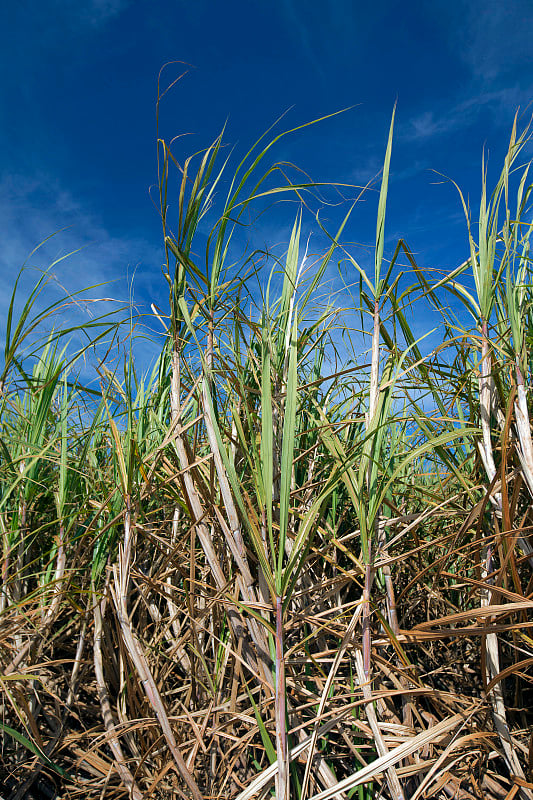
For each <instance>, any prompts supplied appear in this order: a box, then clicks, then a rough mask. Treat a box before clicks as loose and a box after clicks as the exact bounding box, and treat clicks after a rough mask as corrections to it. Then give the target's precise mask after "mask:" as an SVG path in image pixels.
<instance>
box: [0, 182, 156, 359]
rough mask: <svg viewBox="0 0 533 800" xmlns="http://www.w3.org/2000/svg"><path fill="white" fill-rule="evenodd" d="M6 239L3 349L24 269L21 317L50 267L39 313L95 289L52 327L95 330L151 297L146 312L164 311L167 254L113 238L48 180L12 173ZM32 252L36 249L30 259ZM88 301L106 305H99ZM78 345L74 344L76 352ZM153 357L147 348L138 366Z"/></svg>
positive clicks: (0, 220)
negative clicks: (152, 307)
mask: <svg viewBox="0 0 533 800" xmlns="http://www.w3.org/2000/svg"><path fill="white" fill-rule="evenodd" d="M0 237H1V240H2V248H1V249H0V343H3V341H4V336H5V325H6V319H7V309H8V306H9V301H10V298H11V295H12V292H13V287H14V283H15V278H16V276H17V275H18V273H19V270H20V269H21V268H22V267H23V266H26V267H27V268H28V269H27V270H26V271H25V272H24V273H23V275H22V279H21V281H20V287H19V289H20V291H19V302H18V303H17V306H16V308H15V315H16V314H17V313H20V310H21V308H22V306H23V304H24V303H25V301H26V300H27V298H28V295H29V292H30V291H31V290H32V288H33V286H35V284H36V282H37V281H38V279H39V277H40V275H41V274H42V272H43V271H44V270H47V269H49V268H50V265H53V266H52V268H51V269H50V282H49V285H48V287H47V289H46V290H45V292H44V293H43V295H42V297H41V298H40V308H44V307H46V306H47V305H49V304H50V303H53V302H55V301H57V300H58V299H60V298H62V297H64V296H65V295H71V296H72V295H76V293H78V292H80V291H81V290H82V289H85V288H86V287H88V286H93V287H97V288H94V289H93V290H91V291H90V292H89V293H88V294H87V295H85V294H82V295H79V296H78V298H77V299H76V301H75V302H74V303H72V305H71V306H70V307H69V308H68V309H66V310H65V309H64V310H63V311H62V312H61V317H60V318H55V319H54V320H52V319H51V320H50V326H51V325H52V324H54V325H56V326H58V325H65V324H68V325H73V324H76V325H85V324H89V323H90V322H91V321H92V320H94V318H95V317H97V316H99V315H102V314H108V313H110V312H116V311H117V310H118V309H120V308H122V309H126V308H127V307H128V305H129V303H130V302H131V301H132V300H133V302H134V303H135V301H136V298H139V297H140V298H145V304H144V306H143V307H142V308H141V309H140V310H141V311H144V312H146V311H148V308H147V307H146V306H147V303H146V300H147V301H148V303H149V302H150V301H153V302H156V303H157V304H159V305H161V306H162V307H164V301H165V291H166V290H165V287H164V286H163V285H162V281H161V280H159V278H160V272H159V264H160V261H161V257H162V253H161V249H160V248H158V247H156V246H153V245H151V244H150V243H149V242H147V241H146V240H143V239H142V238H140V237H135V236H131V237H119V236H115V235H113V234H111V233H109V231H107V230H106V228H105V227H104V226H103V225H102V224H101V222H99V221H98V220H97V219H96V218H95V217H94V216H93V215H92V214H91V213H90V212H89V211H87V210H86V209H85V208H84V207H83V204H82V203H81V202H80V201H78V200H77V199H76V198H75V197H74V196H73V195H72V193H71V192H69V191H68V190H67V189H65V188H64V187H62V186H61V185H59V184H58V183H57V181H54V179H52V178H51V177H50V176H49V175H46V174H44V173H43V174H41V175H38V176H34V177H33V178H31V179H28V178H24V177H23V176H20V175H15V174H12V175H7V176H4V177H3V179H2V180H0ZM45 240H46V241H45ZM40 243H42V244H41V246H39V245H40ZM34 248H37V250H36V251H35V252H34V254H33V255H31V256H30V254H31V252H32V250H34ZM54 262H56V263H55V264H54ZM32 268H33V269H32ZM154 274H157V277H158V280H156V281H154ZM89 298H91V299H95V298H108V299H107V300H106V301H101V302H97V303H93V302H88V299H89ZM121 316H122V317H123V318H124V317H125V316H126V312H125V311H123V312H121ZM41 333H44V331H41ZM78 339H79V341H78V345H80V344H81V342H82V340H81V338H79V337H78ZM76 341H77V339H76V337H74V346H77V345H76ZM153 355H154V349H153V348H151V347H150V346H149V344H148V343H146V344H144V345H143V353H142V354H141V358H140V361H141V362H144V363H145V364H148V361H149V360H150V359H151V358H152V357H153Z"/></svg>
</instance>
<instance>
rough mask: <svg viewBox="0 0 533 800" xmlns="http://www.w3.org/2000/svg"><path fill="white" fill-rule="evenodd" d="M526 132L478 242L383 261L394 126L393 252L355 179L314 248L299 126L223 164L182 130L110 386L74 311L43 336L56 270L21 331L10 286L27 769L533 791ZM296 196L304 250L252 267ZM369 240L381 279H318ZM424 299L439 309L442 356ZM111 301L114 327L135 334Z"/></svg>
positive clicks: (8, 541)
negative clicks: (152, 290)
mask: <svg viewBox="0 0 533 800" xmlns="http://www.w3.org/2000/svg"><path fill="white" fill-rule="evenodd" d="M268 135H271V134H268ZM526 137H527V131H524V132H523V133H522V134H521V135H518V134H517V131H516V126H515V127H514V128H513V131H512V135H511V140H510V144H509V150H508V155H507V157H506V159H505V163H504V167H503V171H502V174H501V177H500V179H499V182H498V184H497V186H496V189H495V192H494V194H493V195H492V199H490V200H488V199H487V197H488V189H487V185H486V172H485V170H483V173H482V195H481V196H482V199H481V206H480V212H479V221H478V225H479V229H478V232H477V234H476V233H475V232H474V226H473V222H472V218H471V213H470V211H469V209H468V207H467V206H466V204H465V203H464V201H463V205H464V207H465V212H466V216H467V224H468V231H469V238H470V254H469V256H468V258H467V260H466V261H465V262H464V263H463V264H462V265H461V266H460V267H458V268H457V269H456V270H455V271H453V272H452V274H451V275H446V276H443V277H442V278H441V279H439V280H438V281H435V280H433V279H430V278H429V277H428V275H425V274H424V273H423V272H422V271H421V270H420V269H419V268H418V267H417V265H416V262H415V260H414V258H413V256H412V253H411V251H410V250H409V247H408V245H407V243H405V242H403V241H400V242H398V244H397V247H396V248H395V250H394V252H393V254H392V256H391V258H390V261H388V262H387V260H386V253H385V250H384V241H385V220H386V200H387V191H388V174H389V166H390V162H391V158H392V147H393V124H392V123H391V127H390V131H389V137H388V142H387V144H386V149H385V160H384V169H383V177H382V181H381V191H380V194H379V201H378V207H377V226H376V237H375V258H374V276H373V279H372V278H370V277H368V275H367V273H366V272H365V270H364V269H363V268H362V267H361V266H360V265H359V263H358V261H357V258H356V255H355V253H353V252H352V251H351V250H350V248H349V247H348V246H347V245H344V244H343V241H342V236H343V230H344V228H345V226H346V224H347V222H348V220H349V217H350V214H352V213H356V212H357V208H356V206H355V204H354V206H352V207H351V208H350V209H349V211H348V213H347V215H346V217H345V219H344V220H343V222H342V224H341V225H340V227H339V229H338V230H337V231H335V232H334V233H331V232H330V233H329V234H328V236H329V241H330V246H329V247H328V249H327V250H326V251H325V252H324V253H323V254H321V255H315V256H311V255H310V254H309V252H308V249H307V248H306V250H305V255H302V251H303V245H302V241H301V237H302V234H301V229H302V219H303V215H304V214H306V213H308V212H307V205H306V204H305V203H301V202H300V201H302V200H303V199H304V198H305V194H306V193H312V192H313V191H314V190H315V189H316V187H314V186H313V185H312V184H311V183H310V182H306V183H299V184H293V183H290V181H288V180H286V179H285V178H284V176H285V175H286V172H284V171H283V170H281V169H276V167H275V166H268V165H267V167H266V168H265V167H264V165H265V164H267V158H268V156H269V153H270V151H271V148H272V146H273V144H274V143H275V142H276V141H277V139H279V136H276V135H273V134H272V139H271V140H268V138H266V139H263V140H260V142H258V143H257V144H256V145H255V146H254V147H253V148H252V149H251V150H250V152H249V153H248V154H247V155H246V157H245V158H244V159H243V161H242V162H241V163H240V164H239V165H238V167H237V170H236V172H235V174H234V175H232V176H230V177H229V178H228V177H227V176H226V171H227V170H228V169H229V166H228V163H227V162H223V163H221V153H222V149H221V147H222V138H221V137H220V138H218V139H217V140H216V141H215V143H214V144H213V145H212V146H211V147H210V148H208V149H207V150H206V151H205V152H203V153H199V154H197V155H196V156H195V157H192V158H189V159H187V160H186V161H185V162H184V164H183V166H180V165H179V163H178V161H177V159H176V158H175V157H174V154H173V152H172V150H171V147H170V146H169V145H168V144H167V143H166V142H164V141H159V143H158V144H159V171H160V175H159V179H160V201H161V220H162V225H163V239H164V246H165V256H166V261H165V270H164V274H165V278H166V280H167V283H168V289H169V307H168V309H167V311H166V312H165V311H162V310H160V309H156V308H155V307H153V311H154V314H155V315H156V316H157V317H158V318H159V321H160V322H161V323H162V324H163V326H164V329H165V336H164V341H163V344H162V348H161V353H160V356H159V358H158V360H157V363H156V364H155V366H154V368H153V370H152V372H151V374H150V375H149V376H148V377H140V375H139V372H138V367H136V365H135V329H132V330H131V331H130V332H129V336H128V341H129V346H128V350H127V352H126V353H125V358H124V368H123V369H122V370H119V369H117V368H116V366H115V367H114V368H113V369H111V362H109V363H108V364H106V363H100V365H99V373H100V379H101V393H100V395H99V396H98V397H95V394H94V391H91V392H89V390H88V389H86V388H85V387H84V386H83V385H82V383H81V382H80V380H79V379H77V378H76V377H75V374H76V373H75V370H76V362H75V359H72V358H71V357H70V356H68V355H67V353H68V349H65V346H64V344H63V341H66V340H65V335H66V333H68V331H60V332H56V333H54V334H53V336H52V337H51V338H49V339H48V341H47V343H46V345H45V346H43V347H42V348H41V349H40V350H38V351H34V352H33V353H31V354H30V355H29V356H26V357H24V355H23V352H22V350H21V348H22V345H23V343H24V342H25V341H26V340H27V335H28V336H29V335H30V334H32V332H33V331H36V330H40V331H43V332H44V331H45V327H46V318H47V311H45V312H44V313H41V314H40V313H37V315H36V316H34V317H33V318H32V317H31V314H32V313H34V305H35V303H36V299H37V297H38V293H39V290H40V286H41V284H40V283H39V284H38V285H37V286H36V289H35V291H34V292H33V293H32V294H31V295H30V297H29V298H28V301H27V303H26V306H25V308H24V311H23V313H22V315H21V317H20V322H19V323H18V324H17V325H16V326H15V327H14V328H13V308H14V299H13V302H12V304H11V310H10V313H9V321H8V330H7V336H6V348H5V365H4V368H3V370H2V372H1V384H0V386H1V391H0V404H1V405H0V448H1V452H2V457H1V461H0V483H1V499H0V531H1V535H2V587H1V596H0V603H1V605H0V660H1V663H2V667H3V674H2V677H1V679H0V681H1V702H2V717H1V721H0V727H1V728H2V731H3V734H4V736H3V743H2V751H1V765H2V766H1V767H0V776H1V781H2V782H3V783H2V786H3V789H2V790H3V792H4V794H5V795H6V797H9V798H10V799H11V800H20V799H21V798H23V797H26V796H28V797H29V796H36V795H39V793H40V796H52V795H54V794H55V796H57V797H62V798H67V797H68V798H78V797H89V798H92V797H94V798H97V797H102V796H106V797H107V796H109V797H121V796H122V797H127V796H131V797H133V798H135V799H137V798H139V800H140V798H142V797H146V798H148V797H154V798H170V797H194V798H197V800H201V799H202V798H215V797H217V798H238V800H247V798H252V797H267V796H275V797H276V798H277V800H285V799H286V798H289V797H291V798H292V797H294V798H298V800H307V798H314V800H319V798H321V800H325V798H329V797H335V798H344V797H352V796H356V797H358V798H360V800H364V799H365V800H369V798H371V797H387V798H394V800H399V799H400V798H412V799H413V800H415V799H416V800H417V799H418V798H423V797H429V796H431V797H437V798H448V797H457V798H494V799H495V800H496V798H508V799H509V800H510V798H513V797H523V798H531V797H533V794H532V792H533V783H532V781H533V776H532V775H531V763H530V762H528V755H527V754H528V747H531V742H530V739H529V737H530V728H531V713H530V711H529V708H530V705H531V697H532V695H531V688H530V687H531V669H532V666H533V651H532V648H533V642H532V639H531V636H530V635H529V630H530V625H531V623H530V621H529V617H530V613H529V612H530V610H531V608H532V607H533V601H532V600H531V592H532V588H533V581H532V578H531V564H532V563H533V562H532V547H531V544H530V541H529V531H530V530H531V526H532V525H533V519H532V504H531V498H532V495H533V448H532V445H531V426H530V414H531V401H530V398H529V396H528V392H527V388H528V386H529V382H530V371H531V358H530V348H531V342H532V330H533V328H532V324H531V322H532V319H531V285H532V284H531V280H530V256H529V239H530V232H531V224H532V223H531V215H530V211H529V207H528V202H529V195H530V188H531V187H529V186H528V184H527V180H528V168H527V166H526V167H520V168H519V169H520V170H521V172H520V173H519V175H518V178H517V177H516V176H515V175H513V171H514V170H516V166H515V165H516V163H517V159H518V158H519V154H520V152H521V150H522V148H523V146H524V144H525V142H526ZM276 176H277V177H278V178H279V179H280V184H279V185H275V178H276ZM175 177H177V187H176V189H175V191H176V194H177V212H176V215H175V217H174V218H173V219H172V220H171V213H170V211H169V207H170V200H169V195H172V194H173V192H174V188H173V187H174V183H173V180H174V178H175ZM515 184H516V185H517V189H516V191H517V197H516V201H515V203H514V204H513V203H512V201H511V194H512V191H514V189H513V187H514V186H515ZM224 187H229V188H228V190H227V194H226V199H225V200H223V202H222V211H221V214H219V215H218V217H217V216H216V214H215V216H213V214H214V210H215V208H216V203H217V202H218V196H217V193H218V195H219V194H221V193H222V191H223V190H224ZM289 195H290V196H292V197H293V198H294V199H295V200H296V201H297V202H298V203H299V210H298V212H297V214H296V217H295V221H294V224H293V227H292V233H291V236H290V240H289V242H288V243H287V245H288V246H287V252H286V254H285V256H284V258H282V259H279V260H277V261H276V263H275V264H274V269H273V272H272V275H271V277H270V280H267V281H266V282H265V281H264V280H262V279H261V280H260V281H257V278H256V276H257V273H258V271H259V265H260V264H261V263H262V262H266V266H263V268H262V269H263V272H262V273H260V275H263V274H264V271H265V269H268V264H269V263H270V265H271V264H272V261H271V260H270V261H269V260H268V258H266V257H265V254H261V253H248V252H245V253H244V255H242V257H240V258H239V256H238V243H239V237H238V236H237V233H236V231H237V229H238V227H239V228H240V226H241V225H242V223H243V221H244V219H245V214H247V213H248V211H249V210H250V209H251V208H252V207H253V206H254V203H256V202H257V201H258V200H260V199H261V198H264V197H269V198H276V197H279V196H283V197H285V196H289ZM209 221H211V222H212V227H211V232H210V234H209V235H208V237H207V244H206V250H205V253H204V254H202V256H201V257H200V256H199V255H198V251H197V243H198V241H199V239H200V237H199V236H198V231H199V225H200V223H202V230H203V232H205V226H206V225H207V224H208V223H209ZM319 224H320V223H319ZM322 230H323V229H322ZM235 258H237V262H236V263H235ZM230 259H231V263H230ZM346 260H347V263H348V264H349V265H350V269H351V273H352V276H353V281H354V286H356V287H357V286H359V297H358V299H357V300H353V294H350V297H351V298H352V301H353V302H352V304H351V306H349V307H348V306H346V307H342V308H341V307H340V305H339V306H337V307H336V306H334V305H332V304H331V303H326V304H323V303H322V302H321V300H320V290H321V281H322V280H323V279H324V276H325V275H326V274H327V270H328V269H331V268H332V266H333V265H334V264H335V263H336V262H337V261H340V262H345V263H346ZM401 264H403V266H401ZM407 273H408V274H409V275H410V279H411V283H410V284H409V285H407ZM243 276H245V277H243ZM278 276H282V280H281V281H279V280H278ZM470 276H473V280H474V286H475V294H473V293H472V292H471V291H470V289H469V285H470ZM276 286H279V291H277V290H276V288H275V287H276ZM352 288H353V287H352ZM15 290H16V287H15ZM450 296H451V297H452V302H451V303H450ZM415 304H416V308H417V309H418V308H423V309H424V313H426V314H428V317H429V315H430V314H433V315H434V319H435V323H434V324H435V326H438V325H441V329H442V331H443V343H442V346H440V347H439V348H437V349H436V350H435V351H434V352H432V353H430V354H428V355H426V356H424V355H423V353H422V345H421V343H420V341H417V339H416V337H415V336H414V335H413V332H412V331H411V329H410V326H409V322H408V320H409V313H410V310H411V308H412V307H413V306H414V305H415ZM36 307H37V306H35V308H36ZM463 310H464V311H466V312H467V314H466V315H464V314H463ZM359 319H361V320H362V325H361V329H360V330H356V329H355V326H356V325H357V320H359ZM367 323H368V324H367ZM98 324H99V325H106V327H104V328H103V329H101V328H94V337H93V338H94V339H97V338H98V337H105V336H108V337H109V336H110V335H115V333H116V331H112V329H111V328H110V326H109V324H107V323H106V322H105V321H104V320H101V321H99V322H98ZM365 337H366V338H367V339H368V340H369V342H370V347H369V360H370V363H369V364H366V363H365V362H366V361H367V358H366V354H365V353H364V352H363V353H358V350H360V349H361V344H360V343H361V341H363V340H364V338H365ZM341 341H342V342H344V344H342V345H341ZM341 346H342V347H343V348H344V349H343V350H341ZM363 347H364V345H363ZM350 348H351V349H352V351H353V352H354V353H355V354H356V355H357V356H358V357H357V358H354V359H353V360H351V361H350V359H349V358H348V356H347V355H346V353H347V351H348V350H349V349H350ZM116 363H117V362H116V361H115V364H116Z"/></svg>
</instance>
